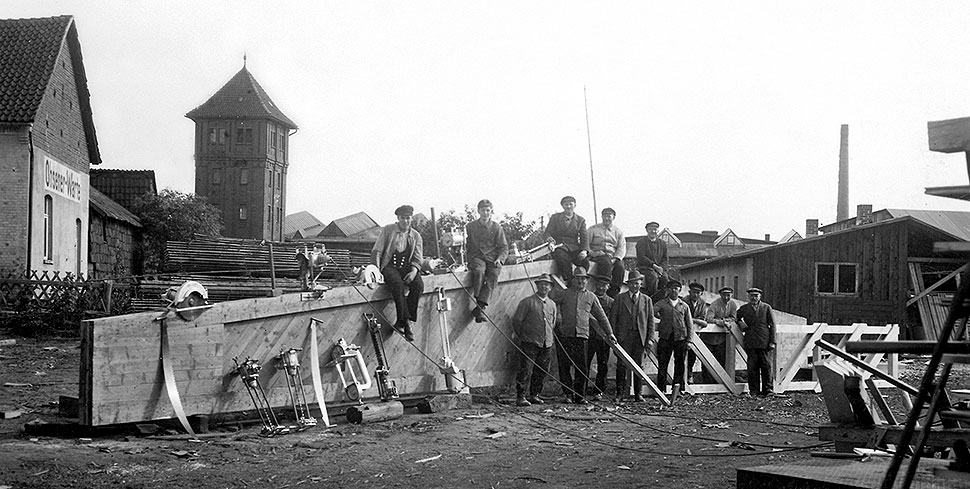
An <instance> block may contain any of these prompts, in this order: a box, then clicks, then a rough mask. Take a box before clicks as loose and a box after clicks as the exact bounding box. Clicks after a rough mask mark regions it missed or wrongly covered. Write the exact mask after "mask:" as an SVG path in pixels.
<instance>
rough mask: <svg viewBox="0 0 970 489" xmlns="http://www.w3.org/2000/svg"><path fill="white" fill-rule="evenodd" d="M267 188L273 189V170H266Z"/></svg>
mask: <svg viewBox="0 0 970 489" xmlns="http://www.w3.org/2000/svg"><path fill="white" fill-rule="evenodd" d="M266 186H267V187H269V188H273V170H270V169H269V168H267V169H266Z"/></svg>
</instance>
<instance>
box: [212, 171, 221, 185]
mask: <svg viewBox="0 0 970 489" xmlns="http://www.w3.org/2000/svg"><path fill="white" fill-rule="evenodd" d="M212 184H213V185H222V169H221V168H216V169H214V170H212Z"/></svg>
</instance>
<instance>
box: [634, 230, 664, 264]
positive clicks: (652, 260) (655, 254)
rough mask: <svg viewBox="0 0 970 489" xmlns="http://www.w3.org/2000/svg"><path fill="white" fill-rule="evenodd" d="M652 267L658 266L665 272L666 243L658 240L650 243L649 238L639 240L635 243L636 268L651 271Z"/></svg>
mask: <svg viewBox="0 0 970 489" xmlns="http://www.w3.org/2000/svg"><path fill="white" fill-rule="evenodd" d="M653 265H660V266H661V267H663V269H664V270H665V271H666V270H667V266H668V265H669V260H668V258H667V243H664V241H663V240H662V239H660V238H657V239H655V240H653V241H650V238H646V237H644V238H641V239H640V241H637V268H638V269H639V270H646V269H652V268H653Z"/></svg>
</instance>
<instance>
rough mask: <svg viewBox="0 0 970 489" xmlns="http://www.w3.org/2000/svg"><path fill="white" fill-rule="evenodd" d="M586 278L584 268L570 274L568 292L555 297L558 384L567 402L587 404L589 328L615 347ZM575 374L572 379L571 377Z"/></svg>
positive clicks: (613, 337)
mask: <svg viewBox="0 0 970 489" xmlns="http://www.w3.org/2000/svg"><path fill="white" fill-rule="evenodd" d="M588 279H589V275H587V273H586V269H585V268H583V267H577V268H576V270H575V271H574V272H573V277H572V280H571V281H570V285H569V288H567V289H566V290H564V291H563V292H562V293H560V294H558V295H557V296H556V297H554V299H555V301H556V304H558V305H559V311H560V313H561V314H562V324H560V325H559V328H558V329H557V330H556V339H557V340H558V342H559V347H558V348H557V349H556V360H557V361H558V363H559V382H561V383H562V385H563V390H564V394H565V395H566V402H575V403H576V404H586V398H585V397H584V395H585V393H586V382H587V380H588V376H589V369H588V368H587V364H586V360H587V359H586V341H587V340H588V339H589V329H590V327H594V328H597V329H598V330H599V331H598V332H599V333H600V334H601V335H602V336H603V337H604V338H606V340H607V341H609V342H610V343H612V344H616V337H615V336H613V328H611V327H610V320H609V318H607V317H606V313H605V312H603V306H601V305H600V301H599V300H598V299H597V298H596V296H595V295H593V293H592V292H590V291H588V290H586V282H587V280H588ZM574 374H575V375H574Z"/></svg>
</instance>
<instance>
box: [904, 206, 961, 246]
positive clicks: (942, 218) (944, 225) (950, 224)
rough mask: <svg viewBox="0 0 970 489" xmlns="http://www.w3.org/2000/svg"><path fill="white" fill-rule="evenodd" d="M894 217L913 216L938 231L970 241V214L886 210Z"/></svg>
mask: <svg viewBox="0 0 970 489" xmlns="http://www.w3.org/2000/svg"><path fill="white" fill-rule="evenodd" d="M885 210H886V212H888V213H889V214H890V215H891V216H892V217H904V216H912V217H914V218H916V219H919V220H920V221H923V222H925V223H926V224H929V225H930V226H933V227H935V228H937V229H940V230H942V231H945V232H947V233H950V234H952V235H953V236H955V237H957V238H960V239H962V240H964V241H970V212H962V211H924V210H918V209H885Z"/></svg>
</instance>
